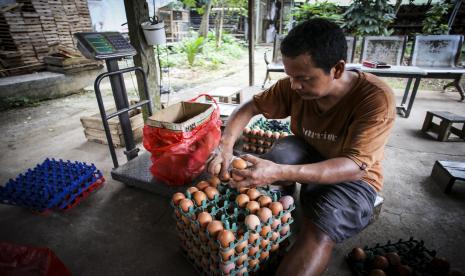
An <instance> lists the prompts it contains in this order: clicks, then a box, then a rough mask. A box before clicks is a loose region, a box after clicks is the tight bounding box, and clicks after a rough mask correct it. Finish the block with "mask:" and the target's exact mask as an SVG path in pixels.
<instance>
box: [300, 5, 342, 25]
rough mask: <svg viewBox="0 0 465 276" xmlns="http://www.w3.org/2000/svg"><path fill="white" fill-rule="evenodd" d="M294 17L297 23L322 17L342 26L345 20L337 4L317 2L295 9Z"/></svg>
mask: <svg viewBox="0 0 465 276" xmlns="http://www.w3.org/2000/svg"><path fill="white" fill-rule="evenodd" d="M292 16H294V19H295V20H296V21H297V23H300V22H302V21H305V20H308V19H311V18H315V17H320V18H324V19H327V20H329V21H332V22H335V23H337V24H338V25H341V24H342V23H343V19H344V18H343V16H342V13H341V9H340V8H339V7H338V6H336V4H334V3H329V2H327V1H324V2H316V3H314V4H310V3H305V4H303V5H301V6H299V7H296V8H294V9H293V12H292Z"/></svg>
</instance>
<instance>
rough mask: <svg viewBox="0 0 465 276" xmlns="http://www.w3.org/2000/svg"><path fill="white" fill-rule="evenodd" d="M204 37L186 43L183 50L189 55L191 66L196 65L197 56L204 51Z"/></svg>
mask: <svg viewBox="0 0 465 276" xmlns="http://www.w3.org/2000/svg"><path fill="white" fill-rule="evenodd" d="M203 40H204V37H203V36H199V37H197V38H196V39H188V40H185V41H184V47H183V50H184V52H185V53H186V54H187V62H188V63H189V65H190V66H192V65H194V61H195V56H196V55H197V54H198V53H199V52H200V51H201V50H202V46H203Z"/></svg>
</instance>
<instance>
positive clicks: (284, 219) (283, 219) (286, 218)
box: [281, 213, 291, 223]
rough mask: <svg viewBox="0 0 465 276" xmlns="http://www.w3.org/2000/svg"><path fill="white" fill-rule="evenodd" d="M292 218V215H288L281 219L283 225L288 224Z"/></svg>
mask: <svg viewBox="0 0 465 276" xmlns="http://www.w3.org/2000/svg"><path fill="white" fill-rule="evenodd" d="M290 218H291V213H287V214H285V215H284V216H282V217H281V222H282V223H287V222H288V221H289V219H290Z"/></svg>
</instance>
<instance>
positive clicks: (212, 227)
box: [207, 220, 224, 238]
mask: <svg viewBox="0 0 465 276" xmlns="http://www.w3.org/2000/svg"><path fill="white" fill-rule="evenodd" d="M223 229H224V228H223V223H222V222H221V221H219V220H214V221H212V222H210V223H209V224H208V226H207V231H208V234H210V236H211V237H213V238H216V237H217V236H218V234H219V233H220V232H221V230H223Z"/></svg>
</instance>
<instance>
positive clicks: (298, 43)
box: [281, 18, 347, 74]
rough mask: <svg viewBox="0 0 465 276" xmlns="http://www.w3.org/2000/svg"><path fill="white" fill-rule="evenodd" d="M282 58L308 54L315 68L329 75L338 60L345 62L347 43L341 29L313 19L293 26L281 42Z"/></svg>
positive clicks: (321, 20)
mask: <svg viewBox="0 0 465 276" xmlns="http://www.w3.org/2000/svg"><path fill="white" fill-rule="evenodd" d="M281 53H282V54H283V56H286V57H290V58H295V57H297V56H299V55H302V54H308V55H310V56H311V57H312V60H313V62H314V64H315V66H316V67H318V68H321V69H323V71H325V73H327V74H329V72H330V71H331V68H332V67H333V66H334V65H336V63H337V62H338V61H340V60H344V61H346V60H347V42H346V39H345V35H344V33H343V32H342V29H341V28H339V26H338V25H337V24H335V23H333V22H330V21H328V20H325V19H322V18H314V19H310V20H307V21H304V22H302V23H300V24H299V25H297V26H295V27H294V28H293V29H292V30H291V31H290V32H289V34H288V35H287V36H286V37H285V38H284V39H283V41H282V42H281Z"/></svg>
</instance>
